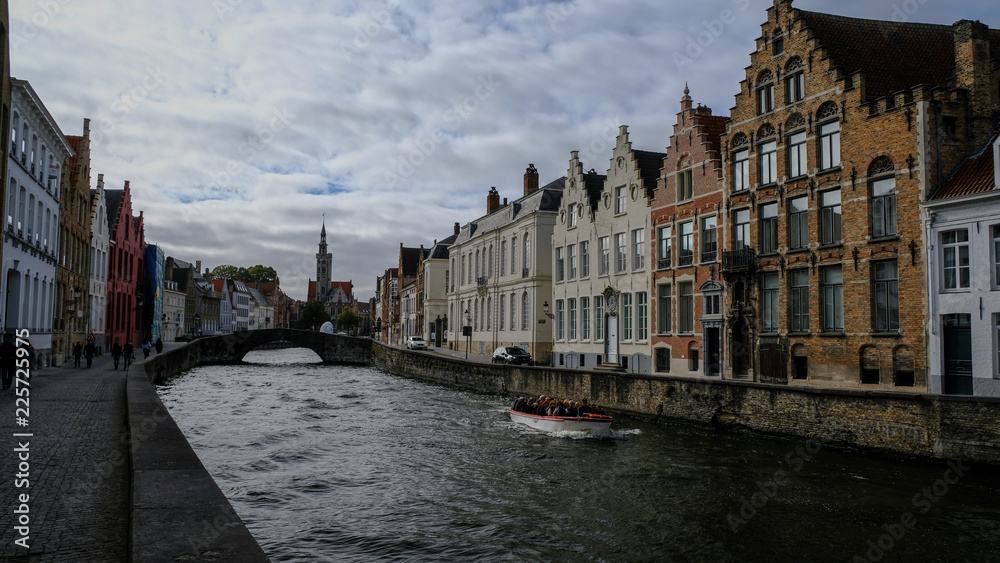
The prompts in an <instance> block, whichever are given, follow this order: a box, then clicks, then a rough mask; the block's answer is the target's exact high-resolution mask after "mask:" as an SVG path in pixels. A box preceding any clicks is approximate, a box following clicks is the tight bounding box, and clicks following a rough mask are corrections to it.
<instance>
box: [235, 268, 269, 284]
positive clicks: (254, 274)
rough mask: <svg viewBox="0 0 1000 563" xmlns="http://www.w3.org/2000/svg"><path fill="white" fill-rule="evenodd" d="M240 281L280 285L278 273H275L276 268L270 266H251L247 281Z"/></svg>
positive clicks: (247, 273) (247, 271) (248, 269)
mask: <svg viewBox="0 0 1000 563" xmlns="http://www.w3.org/2000/svg"><path fill="white" fill-rule="evenodd" d="M240 281H242V282H251V283H278V272H276V271H274V268H272V267H270V266H262V265H260V264H257V265H256V266H250V267H249V268H247V269H246V279H243V280H240Z"/></svg>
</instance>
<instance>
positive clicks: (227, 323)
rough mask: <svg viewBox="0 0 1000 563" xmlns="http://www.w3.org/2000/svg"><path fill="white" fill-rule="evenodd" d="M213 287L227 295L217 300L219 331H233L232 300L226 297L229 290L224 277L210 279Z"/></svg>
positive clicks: (229, 332)
mask: <svg viewBox="0 0 1000 563" xmlns="http://www.w3.org/2000/svg"><path fill="white" fill-rule="evenodd" d="M212 287H213V289H214V290H215V291H216V292H218V293H219V294H221V295H225V296H227V298H225V299H222V300H221V301H220V302H219V333H220V334H232V333H233V302H232V300H231V299H229V298H228V295H229V290H228V286H227V284H226V280H224V279H214V280H212Z"/></svg>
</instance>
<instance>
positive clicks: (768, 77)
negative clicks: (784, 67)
mask: <svg viewBox="0 0 1000 563" xmlns="http://www.w3.org/2000/svg"><path fill="white" fill-rule="evenodd" d="M773 109H774V75H773V74H771V71H768V70H765V71H764V72H762V73H761V74H760V77H758V78H757V113H758V114H761V113H767V112H769V111H772V110H773Z"/></svg>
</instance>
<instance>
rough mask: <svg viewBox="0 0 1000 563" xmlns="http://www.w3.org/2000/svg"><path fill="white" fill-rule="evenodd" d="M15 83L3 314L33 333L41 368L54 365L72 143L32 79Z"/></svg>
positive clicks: (7, 324) (9, 328)
mask: <svg viewBox="0 0 1000 563" xmlns="http://www.w3.org/2000/svg"><path fill="white" fill-rule="evenodd" d="M11 88H12V90H11V107H12V117H11V131H12V137H11V145H12V146H11V147H10V148H11V149H12V150H11V151H10V152H9V153H8V163H7V167H8V176H7V180H6V181H7V186H6V187H7V193H6V198H7V200H6V201H7V202H6V211H7V216H6V217H5V230H6V236H5V237H4V250H3V259H4V263H3V278H2V279H3V292H4V295H5V298H4V299H3V300H2V310H0V315H2V316H3V326H4V330H5V332H13V331H14V330H17V329H27V330H28V331H29V332H30V334H31V343H32V345H33V346H34V347H35V351H36V354H37V360H36V363H37V365H38V366H39V367H41V366H48V365H51V364H52V358H51V356H52V336H53V332H55V327H54V326H53V319H55V317H56V312H55V294H56V264H57V262H58V261H59V201H60V194H61V193H62V185H61V181H60V176H61V169H62V167H63V165H64V163H65V162H66V160H67V159H68V158H69V157H70V156H71V155H72V147H71V146H70V144H69V142H68V141H67V140H66V137H65V136H63V133H62V131H61V130H60V129H59V126H58V125H57V124H56V122H55V119H53V118H52V116H51V115H50V114H49V112H48V110H47V109H46V108H45V106H44V105H43V104H42V102H41V100H40V99H39V98H38V95H37V94H36V93H35V91H34V89H32V87H31V85H30V84H28V82H27V81H24V80H18V79H16V78H15V79H12V80H11ZM14 134H16V136H13V135H14Z"/></svg>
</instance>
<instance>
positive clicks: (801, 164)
mask: <svg viewBox="0 0 1000 563" xmlns="http://www.w3.org/2000/svg"><path fill="white" fill-rule="evenodd" d="M808 171H809V168H808V161H807V160H806V132H805V131H802V132H799V133H795V134H793V135H790V136H789V137H788V177H789V178H797V177H799V176H805V175H806V174H807V173H808Z"/></svg>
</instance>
